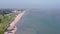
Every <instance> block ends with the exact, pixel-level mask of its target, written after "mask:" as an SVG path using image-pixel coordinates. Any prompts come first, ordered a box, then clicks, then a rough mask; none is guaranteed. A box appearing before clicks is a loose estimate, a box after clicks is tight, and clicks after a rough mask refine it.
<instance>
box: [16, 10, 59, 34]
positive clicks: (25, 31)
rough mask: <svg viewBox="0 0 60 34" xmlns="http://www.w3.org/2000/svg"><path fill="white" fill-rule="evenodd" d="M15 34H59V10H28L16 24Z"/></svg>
mask: <svg viewBox="0 0 60 34" xmlns="http://www.w3.org/2000/svg"><path fill="white" fill-rule="evenodd" d="M17 29H18V30H17V32H16V34H60V11H59V10H30V11H27V12H26V13H25V14H24V16H23V17H22V20H21V21H19V22H18V24H17Z"/></svg>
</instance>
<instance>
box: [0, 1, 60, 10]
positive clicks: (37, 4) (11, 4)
mask: <svg viewBox="0 0 60 34" xmlns="http://www.w3.org/2000/svg"><path fill="white" fill-rule="evenodd" d="M0 8H22V9H23V8H60V0H0Z"/></svg>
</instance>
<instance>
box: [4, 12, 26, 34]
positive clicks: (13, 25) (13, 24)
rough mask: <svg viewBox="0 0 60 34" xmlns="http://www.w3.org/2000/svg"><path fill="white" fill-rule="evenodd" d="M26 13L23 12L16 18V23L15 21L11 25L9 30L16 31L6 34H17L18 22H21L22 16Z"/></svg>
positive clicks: (6, 33)
mask: <svg viewBox="0 0 60 34" xmlns="http://www.w3.org/2000/svg"><path fill="white" fill-rule="evenodd" d="M25 12H26V11H23V12H22V13H19V14H18V15H17V16H16V18H15V19H14V21H13V22H12V23H11V24H10V26H9V27H8V30H11V29H14V30H12V31H10V32H12V33H9V31H7V32H5V33H4V34H15V32H16V31H17V27H16V25H17V23H18V21H19V20H21V18H22V16H23V15H24V13H25Z"/></svg>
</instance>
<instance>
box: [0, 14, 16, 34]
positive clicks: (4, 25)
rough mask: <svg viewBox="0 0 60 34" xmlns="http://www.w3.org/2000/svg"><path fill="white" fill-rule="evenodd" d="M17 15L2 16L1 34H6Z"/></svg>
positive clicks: (0, 17) (0, 16)
mask: <svg viewBox="0 0 60 34" xmlns="http://www.w3.org/2000/svg"><path fill="white" fill-rule="evenodd" d="M15 17H16V14H12V15H10V16H2V15H0V19H2V21H1V23H0V34H4V32H5V31H6V29H7V28H8V27H9V24H10V23H11V22H12V21H13V20H14V18H15Z"/></svg>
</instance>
